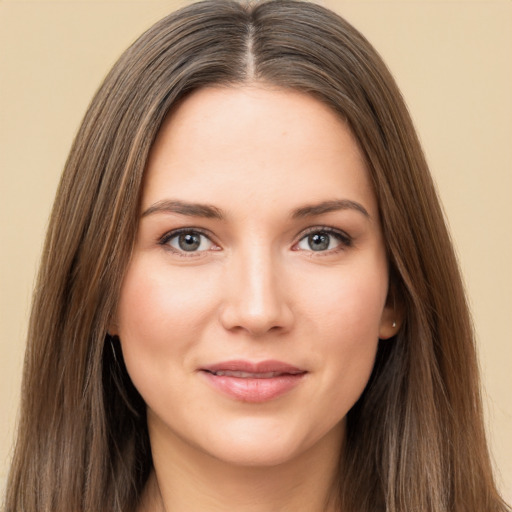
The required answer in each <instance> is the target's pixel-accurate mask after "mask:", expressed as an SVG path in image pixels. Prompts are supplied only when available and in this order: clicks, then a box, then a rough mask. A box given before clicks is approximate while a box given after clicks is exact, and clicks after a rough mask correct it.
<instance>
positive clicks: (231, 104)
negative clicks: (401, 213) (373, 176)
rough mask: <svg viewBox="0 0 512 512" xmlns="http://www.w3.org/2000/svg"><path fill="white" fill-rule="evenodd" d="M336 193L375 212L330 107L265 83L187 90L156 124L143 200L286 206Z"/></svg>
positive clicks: (349, 139) (358, 157)
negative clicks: (159, 122)
mask: <svg viewBox="0 0 512 512" xmlns="http://www.w3.org/2000/svg"><path fill="white" fill-rule="evenodd" d="M178 196H179V197H178ZM340 196H343V197H344V196H347V198H349V199H353V200H358V201H364V202H365V203H366V207H367V209H369V210H373V211H374V212H375V211H376V205H375V196H374V194H373V190H372V187H371V184H370V181H369V176H368V172H367V169H366V165H365V162H364V159H363V156H362V153H361V151H360V149H359V147H358V144H357V142H356V140H355V138H354V136H353V135H352V133H351V131H350V130H349V128H348V126H347V125H346V123H345V122H344V121H343V120H342V119H341V118H340V117H339V116H338V115H337V114H336V113H335V112H334V111H333V110H332V109H330V108H329V107H328V106H326V105H325V104H323V103H322V102H320V101H319V100H317V99H315V98H314V97H312V96H309V95H307V94H303V93H300V92H297V91H291V90H284V89H278V88H271V87H270V86H265V85H251V86H237V87H211V88H204V89H200V90H198V91H195V92H194V93H192V94H191V95H190V96H189V97H187V98H186V99H185V100H184V101H183V102H182V103H181V104H180V105H179V106H178V107H177V108H176V109H175V110H173V112H172V113H171V114H170V115H169V116H168V117H167V118H166V120H165V122H164V123H163V125H162V127H161V129H160V131H159V133H158V136H157V139H156V141H155V144H154V146H153V148H152V150H151V152H150V158H149V161H148V165H147V169H146V178H145V187H144V191H143V207H147V206H148V205H149V204H150V203H152V202H155V201H158V200H161V199H165V198H167V197H171V198H175V197H176V198H178V199H183V200H190V201H205V202H209V203H212V202H219V201H221V202H222V201H224V202H226V201H228V200H229V202H230V203H231V204H233V205H235V204H236V202H237V200H239V201H240V202H241V203H242V204H244V205H251V206H253V207H255V206H258V207H259V208H261V207H264V206H266V205H269V204H272V203H273V202H275V201H279V203H280V204H282V205H287V206H289V207H290V208H293V207H296V206H297V205H296V204H294V203H297V202H300V201H305V200H307V201H310V202H314V201H323V200H329V199H338V198H340ZM223 206H226V205H223Z"/></svg>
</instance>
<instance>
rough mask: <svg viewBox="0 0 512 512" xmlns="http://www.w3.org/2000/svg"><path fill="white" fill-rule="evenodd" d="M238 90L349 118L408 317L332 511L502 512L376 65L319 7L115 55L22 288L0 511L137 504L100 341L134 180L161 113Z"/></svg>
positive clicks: (433, 202)
mask: <svg viewBox="0 0 512 512" xmlns="http://www.w3.org/2000/svg"><path fill="white" fill-rule="evenodd" d="M305 34H307V36H305ZM247 83H265V84H270V85H272V86H277V87H281V88H285V89H293V90H297V91H301V92H304V93H305V94H310V95H313V96H315V97H316V98H317V99H319V100H320V101H322V102H324V103H326V104H327V105H329V106H330V107H331V108H332V109H333V110H334V111H336V112H337V113H338V114H339V115H340V116H341V117H342V118H343V119H344V120H345V121H346V122H347V123H348V125H349V126H350V129H351V130H352V132H353V133H354V135H355V137H356V139H357V141H358V143H359V145H360V148H361V151H362V152H363V154H364V156H365V158H366V163H367V166H368V171H369V174H370V177H371V180H372V183H373V186H374V190H375V194H376V196H377V200H378V204H379V210H380V211H379V213H380V218H381V222H382V230H383V234H384V239H385V243H386V249H387V253H388V258H389V266H390V275H391V286H392V290H393V296H394V297H395V298H396V300H397V303H399V304H400V307H401V308H402V309H403V315H404V323H403V325H402V327H401V329H400V332H399V333H398V335H397V336H396V337H394V338H393V339H392V340H388V341H382V342H380V346H379V351H378V355H377V360H376V364H375V368H374V371H373V373H372V377H371V379H370V382H369V383H368V386H367V388H366V389H365V391H364V393H363V395H362V396H361V398H360V399H359V401H358V402H357V404H356V405H355V406H354V407H353V409H352V410H351V411H350V412H349V415H348V429H347V441H346V444H345V446H346V449H345V451H344V453H343V456H342V458H341V460H340V481H339V495H340V500H341V502H342V504H343V510H344V511H347V512H356V511H357V512H370V511H371V512H375V511H384V510H385V511H388V512H411V511H413V510H421V511H425V512H427V511H429V512H462V511H467V510H485V511H496V512H498V511H501V512H503V511H505V510H508V509H507V507H506V505H504V503H503V502H502V501H501V499H500V498H499V496H498V493H497V491H496V488H495V485H494V482H493V477H492V471H491V465H490V462H489V455H488V453H487V445H486V441H485V433H484V427H483V420H482V410H481V409H482V408H481V400H480V396H479V381H478V371H477V370H478V369H477V362H476V354H475V347H474V336H473V332H472V326H471V320H470V316H469V313H468V307H467V303H466V299H465V295H464V290H463V285H462V280H461V277H460V273H459V269H458V265H457V261H456V258H455V255H454V252H453V248H452V244H451V242H450V238H449V234H448V232H447V229H446V226H445V222H444V219H443V214H442V211H441V207H440V205H439V201H438V198H437V195H436V191H435V187H434V185H433V183H432V179H431V177H430V174H429V172H428V168H427V164H426V162H425V159H424V156H423V154H422V151H421V147H420V144H419V142H418V139H417V136H416V134H415V131H414V127H413V125H412V122H411V119H410V116H409V114H408V113H407V109H406V107H405V104H404V102H403V100H402V98H401V95H400V92H399V90H398V88H397V86H396V85H395V82H394V80H393V78H392V77H391V75H390V73H389V71H388V70H387V68H386V66H385V65H384V63H383V62H382V60H381V59H380V57H379V56H378V54H377V53H376V52H375V50H374V49H373V48H372V47H371V45H370V44H369V43H368V42H367V41H366V39H365V38H364V37H363V36H362V35H361V34H360V33H359V32H357V31H356V30H355V29H354V28H353V27H351V26H350V25H349V24H348V23H347V22H345V21H344V20H343V19H342V18H340V17H339V16H337V15H336V14H334V13H332V12H330V11H328V10H326V9H324V8H322V7H320V6H318V5H314V4H310V3H306V2H304V3H303V2H296V1H292V0H279V1H268V2H262V3H257V4H255V5H254V6H250V5H248V6H244V5H241V4H239V3H237V2H232V1H223V0H222V1H219V0H207V1H205V2H200V3H197V4H194V5H191V6H189V7H186V8H184V9H181V10H179V11H177V12H175V13H173V14H171V15H170V16H168V17H166V18H164V19H163V20H161V21H160V22H158V23H157V24H156V25H154V26H153V27H152V28H150V29H149V30H148V31H147V32H146V33H145V34H143V35H142V36H141V37H140V38H139V39H138V40H137V41H136V42H135V43H134V44H133V45H132V46H131V47H130V48H129V49H128V50H127V51H126V52H125V53H124V54H123V55H122V56H121V58H120V59H119V61H118V62H117V63H116V65H115V66H114V68H113V69H112V71H111V72H110V73H109V75H108V76H107V77H106V79H105V81H104V83H103V84H102V86H101V87H100V89H99V90H98V92H97V94H96V95H95V97H94V99H93V100H92V103H91V105H90V106H89V109H88V111H87V113H86V115H85V118H84V121H83V123H82V125H81V128H80V130H79V132H78V134H77V136H76V139H75V141H74V144H73V147H72V149H71V152H70V155H69V158H68V160H67V162H66V166H65V170H64V174H63V176H62V180H61V182H60V185H59V189H58V192H57V196H56V200H55V204H54V208H53V211H52V216H51V220H50V226H49V230H48V234H47V238H46V243H45V246H44V250H43V255H42V261H41V267H40V272H39V277H38V281H37V285H36V289H35V295H34V301H33V308H32V315H31V320H30V326H29V334H28V345H27V353H26V359H25V367H24V380H23V390H22V406H21V416H20V421H19V429H18V438H17V443H16V448H15V453H14V458H13V463H12V468H11V473H10V477H9V482H8V486H7V495H6V506H5V511H6V512H14V511H20V510H23V511H24V512H36V511H37V512H50V511H52V512H64V511H66V512H67V511H69V510H73V511H77V512H78V511H84V512H85V511H91V510H94V511H96V512H101V511H114V512H121V511H122V512H127V511H130V510H134V508H135V507H136V504H137V503H138V500H139V499H140V496H141V493H142V490H143V488H144V485H145V483H146V480H147V478H148V475H149V473H150V471H151V467H152V459H151V451H150V446H149V439H148V434H147V426H146V417H145V405H144V402H143V400H142V398H141V397H140V395H139V394H138V392H137V390H136V389H135V388H134V387H133V384H132V383H131V381H130V379H129V376H128V374H127V372H126V368H125V367H124V362H123V359H122V353H121V350H120V347H119V343H118V340H116V339H115V338H112V337H110V336H108V335H107V330H108V325H109V322H110V321H111V318H112V316H113V314H114V311H115V308H116V305H117V301H118V296H119V290H120V286H121V283H122V280H123V277H124V273H125V269H126V267H127V265H128V262H129V259H130V254H131V250H132V247H133V243H134V240H135V235H136V232H137V226H138V218H139V214H140V212H139V201H140V193H141V189H142V185H143V177H144V169H145V166H146V162H147V159H148V154H149V151H150V149H151V146H152V144H153V141H154V139H155V137H156V134H157V133H158V130H159V128H160V126H161V124H162V122H163V120H164V118H165V117H166V116H167V115H168V114H169V112H172V109H173V108H174V107H175V106H176V104H177V103H178V102H179V101H181V100H183V98H185V97H186V96H187V94H189V93H190V92H192V91H194V90H196V89H199V88H202V87H208V86H217V85H227V86H236V85H237V84H247ZM468 447H470V448H469V449H468Z"/></svg>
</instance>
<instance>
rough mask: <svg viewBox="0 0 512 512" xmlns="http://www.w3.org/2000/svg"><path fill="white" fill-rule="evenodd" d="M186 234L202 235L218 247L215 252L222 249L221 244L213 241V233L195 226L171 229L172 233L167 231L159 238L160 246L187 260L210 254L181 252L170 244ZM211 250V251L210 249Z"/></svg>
mask: <svg viewBox="0 0 512 512" xmlns="http://www.w3.org/2000/svg"><path fill="white" fill-rule="evenodd" d="M184 233H196V234H199V235H202V236H204V237H205V238H207V239H208V240H209V241H210V242H211V244H212V245H214V246H215V247H217V249H214V250H219V249H220V246H219V244H217V243H216V242H215V240H214V239H213V237H212V235H211V233H210V232H209V231H207V230H205V229H203V228H196V227H193V226H190V227H189V226H187V227H182V228H176V229H171V230H170V231H167V232H166V233H164V234H163V235H162V236H161V237H159V238H158V240H157V242H158V244H159V245H162V246H165V248H166V249H168V250H169V251H172V252H173V253H174V254H177V255H179V256H183V257H187V258H190V257H197V256H200V255H202V254H204V253H206V252H208V250H203V251H190V252H187V251H181V250H179V249H176V248H175V247H173V246H171V245H170V244H169V241H170V240H171V239H173V238H175V237H177V236H179V235H182V234H184ZM210 250H211V249H210Z"/></svg>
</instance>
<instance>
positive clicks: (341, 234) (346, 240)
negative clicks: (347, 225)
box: [293, 225, 354, 256]
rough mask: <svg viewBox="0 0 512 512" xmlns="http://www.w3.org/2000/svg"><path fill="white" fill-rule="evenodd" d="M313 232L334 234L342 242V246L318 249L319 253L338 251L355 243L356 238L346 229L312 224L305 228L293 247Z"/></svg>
mask: <svg viewBox="0 0 512 512" xmlns="http://www.w3.org/2000/svg"><path fill="white" fill-rule="evenodd" d="M313 233H327V234H328V235H332V236H334V237H336V238H337V239H338V240H339V241H340V244H341V246H342V247H341V248H338V247H336V248H334V249H329V250H326V251H317V255H319V256H320V255H321V254H322V253H323V254H329V253H332V252H336V251H339V250H343V249H346V248H347V247H351V246H352V245H353V242H354V239H353V238H352V237H351V236H350V235H349V234H348V233H347V232H346V231H344V230H342V229H339V228H334V227H332V226H322V225H320V226H311V227H309V228H306V229H305V230H303V231H302V232H301V233H300V234H299V235H298V237H297V241H296V242H295V243H294V244H293V247H297V246H298V244H299V243H300V242H301V241H302V240H303V239H304V238H306V237H307V236H309V235H312V234H313ZM294 250H302V249H294ZM305 252H315V251H305Z"/></svg>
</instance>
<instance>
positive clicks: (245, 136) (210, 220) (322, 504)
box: [111, 84, 398, 512]
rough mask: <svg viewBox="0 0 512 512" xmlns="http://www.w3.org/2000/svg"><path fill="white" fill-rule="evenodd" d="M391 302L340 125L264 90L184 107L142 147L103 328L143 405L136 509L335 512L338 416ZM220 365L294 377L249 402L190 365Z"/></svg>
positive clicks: (367, 194)
mask: <svg viewBox="0 0 512 512" xmlns="http://www.w3.org/2000/svg"><path fill="white" fill-rule="evenodd" d="M166 201H167V203H165V202H166ZM169 201H180V202H181V203H180V204H181V205H182V204H183V203H184V202H187V203H194V204H196V203H199V204H201V205H208V206H209V207H212V208H213V209H214V210H213V213H214V214H215V216H214V217H212V216H205V215H204V214H205V213H208V214H212V211H211V210H208V211H204V208H203V209H202V210H198V209H197V208H195V209H190V208H188V209H184V208H183V207H182V206H181V207H179V208H176V203H172V204H171V203H169ZM336 201H337V203H334V202H336ZM340 201H342V202H341V203H340ZM319 204H323V206H324V208H323V209H322V208H316V209H311V208H309V207H310V206H313V205H319ZM326 205H327V207H325V206H326ZM333 205H336V207H334V206H333ZM326 209H327V210H329V211H323V210H326ZM218 214H221V215H222V218H217V216H218ZM183 228H186V229H187V230H188V231H187V233H185V235H187V234H188V235H189V237H190V236H196V237H197V238H196V240H199V241H200V245H199V247H198V248H197V249H196V250H193V251H185V250H183V249H182V247H183V245H181V246H180V238H179V236H178V235H177V234H176V232H175V231H174V230H177V229H183ZM181 234H182V235H183V232H182V233H181ZM314 234H316V235H317V238H316V239H315V240H318V236H320V237H323V238H322V239H321V240H323V241H324V242H326V244H327V245H326V244H325V243H324V244H323V245H322V244H320V246H318V245H315V243H314V242H315V240H313V239H312V238H311V236H310V235H314ZM308 237H309V238H308ZM181 241H182V242H183V238H182V239H181ZM185 247H189V248H190V246H186V245H185ZM313 247H314V248H315V249H319V248H320V249H321V250H313ZM387 296H388V267H387V260H386V254H385V248H384V242H383V239H382V233H381V228H380V222H379V217H378V207H377V202H376V198H375V195H374V192H373V190H372V186H371V184H370V180H369V176H368V172H367V169H366V166H365V163H364V160H363V158H362V155H361V152H360V150H359V148H358V145H357V143H356V141H355V140H354V138H353V136H352V134H351V132H350V130H349V129H348V128H347V126H346V125H345V123H344V122H343V121H342V120H341V119H340V118H339V117H338V116H337V115H336V114H335V113H334V112H333V111H331V110H330V109H329V108H328V107H327V106H325V105H324V104H322V103H320V102H319V101H318V100H316V99H314V98H312V97H309V96H307V95H305V94H302V93H299V92H293V91H284V90H280V89H276V88H272V87H270V86H267V85H265V84H252V85H245V86H237V87H217V88H205V89H202V90H199V91H196V92H194V93H193V94H192V95H191V96H189V97H188V98H187V99H186V100H185V101H184V102H183V103H181V104H180V106H179V107H178V108H177V109H176V110H174V111H173V113H172V115H171V116H169V117H168V118H167V119H166V121H165V123H164V125H163V126H162V128H161V130H160V132H159V135H158V137H157V140H156V142H155V144H154V147H153V148H152V151H151V154H150V159H149V162H148V166H147V171H146V176H145V184H144V189H143V194H142V208H141V219H140V225H139V231H138V236H137V240H136V244H135V247H134V251H133V256H132V259H131V262H130V264H129V266H128V269H127V273H126V276H125V279H124V282H123V286H122V290H121V296H120V302H119V306H118V310H117V314H116V318H115V320H114V322H113V325H112V329H111V330H112V331H113V332H114V333H116V334H118V335H119V337H120V340H121V345H122V349H123V355H124V358H125V362H126V366H127V369H128V372H129V374H130V376H131V378H132V380H133V382H134V384H135V386H136V387H137V389H138V390H139V392H140V393H141V395H142V397H143V398H144V400H145V401H146V404H147V407H148V428H149V433H150V440H151V445H152V450H153V455H154V467H155V471H154V474H153V475H152V477H151V479H150V482H149V484H148V486H147V489H146V495H145V498H144V501H143V503H142V504H141V507H140V510H152V511H155V510H162V511H170V510H172V511H177V512H180V511H185V510H186V511H188V512H191V511H204V510H214V511H221V510H231V511H232V510H241V511H251V512H257V511H266V512H268V511H284V510H293V511H301V510H304V511H306V510H307V511H308V512H315V511H325V510H334V508H335V506H336V505H335V501H334V500H333V498H332V496H333V495H334V494H335V493H334V492H333V487H334V485H335V481H336V476H337V465H338V460H339V457H340V454H341V452H342V443H343V437H344V429H345V417H346V414H347V412H348V411H349V409H350V408H351V407H352V405H353V404H354V403H355V402H356V400H357V399H358V397H359V396H360V395H361V393H362V391H363V390H364V387H365V385H366V383H367V381H368V378H369V376H370V373H371V370H372V367H373V364H374V359H375V354H376V350H377V343H378V339H379V338H381V339H386V338H389V337H390V336H393V335H394V334H395V333H396V331H397V329H398V324H397V325H393V322H394V321H395V320H396V314H395V312H394V311H393V310H392V307H391V306H390V305H389V304H388V302H392V301H388V300H387ZM233 359H241V360H246V361H251V362H258V361H263V360H269V359H270V360H279V361H282V362H285V363H287V364H291V365H294V366H295V367H298V368H300V369H301V370H303V371H304V372H305V374H304V376H303V377H302V378H301V379H300V382H299V383H298V384H297V385H296V386H295V387H294V388H293V389H291V390H290V391H288V392H286V393H284V394H283V395H281V396H278V397H277V398H274V399H270V400H266V401H263V402H259V403H252V402H246V401H243V400H239V399H236V398H234V397H232V396H228V395H226V394H224V393H221V392H219V391H218V390H217V389H216V388H215V387H213V386H212V385H211V384H210V382H209V381H208V379H207V378H205V373H204V372H203V371H201V368H204V366H206V365H209V364H214V363H218V362H221V361H229V360H233Z"/></svg>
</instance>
